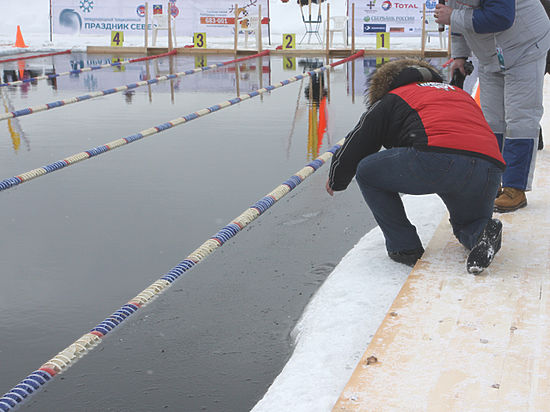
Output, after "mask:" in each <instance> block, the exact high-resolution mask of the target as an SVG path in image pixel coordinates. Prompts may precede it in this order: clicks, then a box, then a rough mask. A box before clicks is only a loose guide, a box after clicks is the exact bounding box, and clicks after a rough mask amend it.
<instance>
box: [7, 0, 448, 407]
mask: <svg viewBox="0 0 550 412" xmlns="http://www.w3.org/2000/svg"><path fill="white" fill-rule="evenodd" d="M14 3H15V2H12V1H10V2H8V1H7V0H0V15H1V16H3V17H4V18H3V24H2V29H1V30H2V31H1V32H0V55H7V54H14V52H16V51H17V49H14V48H13V47H12V46H11V44H13V43H14V42H15V35H16V30H17V25H20V26H21V30H22V33H23V37H24V39H25V42H26V44H27V45H29V49H27V50H28V51H49V50H65V49H67V48H71V49H73V50H75V51H76V50H85V48H86V46H87V45H104V44H106V43H105V39H99V40H101V41H102V43H99V44H98V38H95V37H93V36H87V37H74V36H65V37H64V36H58V35H54V39H53V42H50V41H49V17H48V16H49V7H48V1H46V0H27V1H26V2H25V4H26V6H25V7H23V6H19V2H17V4H18V6H17V7H14ZM343 4H344V2H343V1H333V2H331V14H332V15H337V14H345V8H344V6H343ZM293 8H294V9H295V10H293V11H291V10H292V9H293ZM289 11H291V12H289ZM270 12H271V19H272V33H274V34H277V33H279V34H280V33H284V32H289V31H291V30H296V32H301V31H302V30H303V27H302V21H301V19H300V16H299V12H298V9H297V5H296V4H295V2H294V1H291V2H289V3H281V2H279V1H272V3H271V10H270ZM410 41H412V42H413V43H414V44H416V46H417V48H419V47H418V44H419V43H420V40H419V39H413V40H410ZM132 42H134V43H135V44H132ZM125 44H126V45H129V46H131V45H138V46H141V45H142V39H139V38H134V39H132V38H128V42H126V43H125ZM394 44H399V42H397V43H394ZM413 47H414V45H413ZM327 196H328V195H327ZM337 196H338V194H336V198H335V199H334V201H335V202H337ZM404 201H405V207H406V209H407V212H408V214H409V216H410V219H411V221H412V222H413V223H414V224H415V225H416V226H417V229H418V232H419V234H420V237H421V238H422V240H423V243H424V245H426V244H427V243H428V241H429V239H430V238H431V236H432V234H433V233H434V231H435V228H436V227H437V225H438V224H439V222H440V221H441V219H442V217H443V216H444V215H445V209H444V206H443V203H442V202H441V201H440V200H439V198H437V197H436V196H417V197H414V196H405V197H404ZM409 272H410V268H408V267H407V266H404V265H400V264H397V263H394V262H392V261H391V260H390V259H389V258H388V257H387V255H386V252H385V247H384V240H383V236H382V233H381V232H380V230H379V229H378V228H376V229H374V230H372V231H371V232H369V233H367V234H366V235H365V236H364V237H363V238H362V239H361V240H360V241H359V243H358V244H357V245H356V246H355V247H354V248H353V249H352V250H351V251H349V253H348V254H347V255H346V256H345V257H344V258H343V260H342V261H341V262H340V264H339V265H338V266H337V267H336V268H335V270H334V271H333V273H332V274H331V275H330V276H329V277H328V279H327V280H326V281H325V282H324V284H323V285H322V287H321V288H320V289H319V291H318V292H317V294H316V295H315V296H314V297H313V299H312V300H311V302H310V303H309V305H308V307H307V308H306V310H305V312H304V314H303V316H302V318H301V320H300V322H299V323H298V325H297V326H296V328H295V330H294V331H293V334H292V337H293V340H294V344H295V350H294V353H293V355H292V357H291V359H290V360H289V362H288V364H287V365H286V366H285V368H284V370H283V371H282V373H281V374H280V375H279V376H278V377H277V379H276V380H275V382H274V383H273V385H272V386H271V388H270V389H269V391H268V392H267V393H266V395H265V397H264V398H263V399H262V400H261V401H260V402H259V403H258V404H257V405H256V407H255V408H254V409H253V410H254V411H255V412H268V411H277V412H279V411H284V410H292V411H294V412H301V411H303V412H310V411H318V412H322V411H330V410H331V409H332V406H333V405H334V403H335V401H336V400H337V398H338V396H339V394H340V392H341V390H342V389H343V387H344V386H345V384H346V382H347V380H348V378H349V377H350V375H351V373H352V372H353V369H354V368H355V365H356V363H357V362H358V360H359V359H360V357H361V355H362V354H363V352H364V350H365V349H366V347H367V344H368V343H369V341H370V339H371V337H372V336H373V334H374V333H375V331H376V329H377V328H378V326H379V324H380V322H381V321H382V319H383V317H384V315H385V314H386V312H387V310H388V308H389V307H390V305H391V303H392V301H393V299H394V298H395V296H396V295H397V293H398V291H399V289H400V288H401V285H402V284H403V282H404V280H405V279H406V277H407V276H408V274H409Z"/></svg>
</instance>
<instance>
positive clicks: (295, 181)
mask: <svg viewBox="0 0 550 412" xmlns="http://www.w3.org/2000/svg"><path fill="white" fill-rule="evenodd" d="M343 142H344V139H342V140H340V141H339V142H338V143H337V144H336V145H335V146H333V147H332V148H331V149H330V150H328V151H327V152H325V153H323V154H322V155H321V156H319V157H317V158H316V159H315V160H313V161H311V162H310V163H308V164H307V165H306V166H305V167H304V168H302V169H300V170H299V171H298V172H296V174H294V175H292V176H291V177H290V178H289V179H288V180H286V181H285V182H283V183H282V184H281V185H279V186H277V187H276V188H275V189H274V190H273V191H271V192H270V193H268V194H267V195H266V196H264V197H263V198H261V199H260V200H258V201H257V202H256V203H254V204H253V205H252V206H250V208H248V209H247V210H245V211H244V212H243V213H242V214H241V215H239V216H237V217H236V218H235V219H234V220H233V221H232V222H231V223H229V224H228V225H226V226H225V227H223V228H222V229H221V230H220V231H218V233H216V234H215V235H214V236H212V237H211V238H210V239H208V240H207V241H206V242H204V243H203V244H202V245H201V246H200V247H198V248H197V249H196V250H195V251H194V252H193V253H191V254H190V255H189V256H187V258H185V259H184V260H182V261H181V262H180V263H179V264H178V265H177V266H175V267H174V268H172V269H171V270H170V271H169V272H168V273H167V274H165V275H164V276H162V277H161V278H160V279H158V280H157V281H156V282H154V283H152V284H151V285H150V286H149V287H147V288H146V289H144V290H143V291H142V292H141V293H139V294H138V295H137V296H136V297H135V298H133V299H131V300H130V301H129V302H128V303H127V304H125V305H123V306H122V307H121V308H120V309H119V310H117V311H116V312H114V313H113V314H112V315H111V316H109V317H107V318H106V319H105V320H104V321H103V322H101V323H99V324H98V325H97V326H96V327H95V328H93V329H92V330H91V331H90V332H88V333H86V334H85V335H83V336H82V337H80V338H79V339H77V340H76V341H75V342H74V343H73V344H71V345H70V346H68V347H67V348H65V349H64V350H62V351H61V352H59V353H58V354H57V355H56V356H54V357H53V358H52V359H50V360H49V361H47V362H46V363H44V364H43V365H42V366H41V367H40V368H38V369H37V370H35V371H34V372H32V373H31V374H30V375H28V376H27V377H26V378H24V379H23V380H22V381H21V382H19V384H17V385H15V386H14V387H13V388H12V390H11V391H9V392H7V393H6V394H5V395H4V396H3V397H2V398H0V411H3V412H8V411H10V410H12V409H13V408H15V407H18V406H20V405H21V404H22V403H23V402H24V401H25V400H27V399H28V398H29V397H30V396H31V395H32V394H34V393H36V392H37V391H38V390H39V389H41V388H42V387H43V386H44V385H45V384H46V383H47V382H48V381H50V380H51V379H52V378H53V377H54V376H56V375H57V374H60V373H62V372H64V371H65V370H67V369H68V368H69V367H70V366H72V365H74V364H75V363H76V361H77V360H78V359H80V358H81V357H82V356H84V355H85V354H87V353H88V352H89V351H90V350H92V349H93V348H94V347H95V346H96V345H97V344H98V343H100V342H101V340H102V339H103V337H104V336H105V335H106V334H107V333H109V332H110V331H112V330H113V329H114V328H115V327H117V326H118V325H120V323H122V322H123V321H124V320H125V319H126V318H128V317H129V316H130V315H132V314H133V313H135V312H136V311H137V310H138V309H139V308H142V307H144V306H145V305H147V304H149V303H150V302H152V301H153V300H154V299H155V298H157V297H158V296H159V295H160V294H161V293H162V292H164V291H165V290H166V289H168V288H169V287H170V286H171V285H172V284H173V283H174V282H175V281H176V280H177V279H178V278H179V277H180V276H181V275H183V274H184V273H185V272H187V271H188V270H190V269H192V268H193V267H194V266H195V265H196V264H198V263H200V262H201V261H202V260H203V259H204V258H206V257H207V256H208V255H210V254H212V253H213V252H214V251H215V250H216V249H217V248H219V247H220V246H222V245H223V244H224V243H225V242H227V241H228V240H229V239H231V238H232V237H233V236H235V235H236V234H237V233H239V232H240V231H241V230H242V229H243V228H244V227H246V226H247V225H248V224H250V223H251V222H252V221H253V220H255V219H256V218H258V217H259V216H260V215H261V214H262V213H263V212H265V211H266V210H267V209H269V208H270V207H271V206H273V205H274V204H275V203H276V202H277V201H278V200H280V199H281V198H283V197H284V196H286V195H287V194H288V193H289V192H290V191H291V190H293V189H294V188H295V187H296V186H297V185H299V184H300V183H302V182H303V181H304V180H305V179H307V178H308V177H309V176H311V175H312V174H313V173H314V172H315V171H316V170H317V169H319V168H320V167H321V166H322V165H323V164H324V163H325V162H326V161H327V160H328V159H330V157H331V156H332V155H333V154H334V153H335V152H336V150H338V149H339V148H340V147H341V145H342V144H343Z"/></svg>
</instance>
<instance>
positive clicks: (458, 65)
mask: <svg viewBox="0 0 550 412" xmlns="http://www.w3.org/2000/svg"><path fill="white" fill-rule="evenodd" d="M465 63H466V59H463V58H461V57H458V58H456V59H454V60H453V63H452V64H451V73H454V72H455V69H458V70H460V73H462V74H463V75H464V76H466V70H465V69H464V64H465Z"/></svg>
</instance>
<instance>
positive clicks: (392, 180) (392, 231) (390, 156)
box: [356, 147, 502, 252]
mask: <svg viewBox="0 0 550 412" xmlns="http://www.w3.org/2000/svg"><path fill="white" fill-rule="evenodd" d="M501 176H502V170H501V169H499V168H498V166H496V165H494V164H493V163H491V162H489V161H487V160H485V159H481V158H478V157H473V156H467V155H462V154H454V153H453V154H450V153H438V152H427V151H421V150H416V149H414V148H412V147H397V148H392V149H388V150H382V151H380V152H377V153H374V154H372V155H370V156H367V157H365V158H364V159H363V160H361V162H359V165H358V166H357V173H356V180H357V183H358V184H359V188H360V189H361V192H362V193H363V197H364V198H365V201H366V202H367V204H368V206H369V207H370V209H371V211H372V213H373V215H374V218H375V219H376V222H377V223H378V225H379V226H380V229H382V232H383V233H384V237H385V239H386V249H387V250H388V252H400V251H404V250H412V249H417V248H420V247H422V242H421V241H420V238H419V237H418V234H417V233H416V228H415V227H414V226H413V225H412V224H411V222H410V221H409V219H408V218H407V215H406V213H405V208H404V207H403V202H402V201H401V197H400V196H399V193H406V194H411V195H426V194H431V193H436V194H437V195H438V196H439V197H440V198H441V199H442V200H443V202H444V203H445V205H446V206H447V209H448V210H449V215H450V222H451V226H452V228H453V233H454V235H455V236H456V238H457V239H458V241H459V242H460V243H462V244H463V245H464V246H465V247H466V248H468V249H471V248H472V247H473V246H474V245H475V244H476V242H477V240H478V239H479V236H480V235H481V232H482V231H483V229H484V228H485V225H486V224H487V222H488V221H489V219H490V218H491V217H492V215H493V204H494V200H495V197H496V194H497V190H498V187H499V185H500V179H501Z"/></svg>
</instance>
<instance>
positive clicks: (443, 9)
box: [434, 3, 453, 24]
mask: <svg viewBox="0 0 550 412" xmlns="http://www.w3.org/2000/svg"><path fill="white" fill-rule="evenodd" d="M452 12H453V9H451V8H450V7H449V6H446V5H444V4H439V3H438V4H436V5H435V12H434V17H435V22H436V23H437V24H451V13H452Z"/></svg>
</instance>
